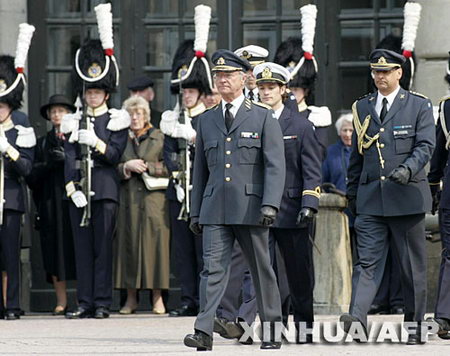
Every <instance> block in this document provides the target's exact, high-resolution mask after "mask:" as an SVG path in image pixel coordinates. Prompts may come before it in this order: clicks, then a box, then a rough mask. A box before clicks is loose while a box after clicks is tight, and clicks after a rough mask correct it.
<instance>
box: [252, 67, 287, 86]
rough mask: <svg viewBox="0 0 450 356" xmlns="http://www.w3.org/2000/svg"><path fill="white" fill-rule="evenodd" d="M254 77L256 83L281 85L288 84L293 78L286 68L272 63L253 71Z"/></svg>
mask: <svg viewBox="0 0 450 356" xmlns="http://www.w3.org/2000/svg"><path fill="white" fill-rule="evenodd" d="M253 75H254V76H255V78H256V83H264V82H277V83H281V84H286V83H288V82H289V79H290V76H291V74H290V73H289V71H288V70H287V69H286V68H285V67H283V66H281V65H279V64H276V63H272V62H266V63H261V64H258V65H257V66H256V67H255V68H254V69H253Z"/></svg>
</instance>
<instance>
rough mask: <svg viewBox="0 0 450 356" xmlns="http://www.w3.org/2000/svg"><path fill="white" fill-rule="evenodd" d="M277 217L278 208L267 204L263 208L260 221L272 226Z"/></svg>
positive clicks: (262, 223) (263, 224) (264, 224)
mask: <svg viewBox="0 0 450 356" xmlns="http://www.w3.org/2000/svg"><path fill="white" fill-rule="evenodd" d="M276 217H277V209H275V208H274V207H272V206H268V205H265V206H263V207H262V208H261V217H260V218H259V223H260V224H261V225H262V226H270V225H272V224H273V223H274V221H275V218H276Z"/></svg>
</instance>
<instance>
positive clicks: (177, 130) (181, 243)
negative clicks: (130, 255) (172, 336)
mask: <svg viewBox="0 0 450 356" xmlns="http://www.w3.org/2000/svg"><path fill="white" fill-rule="evenodd" d="M194 57H195V51H194V41H193V40H187V41H185V42H183V43H182V44H181V45H180V46H179V47H178V50H177V52H176V53H175V57H174V59H173V64H172V80H174V81H177V80H179V79H181V78H183V80H181V82H178V83H173V84H172V85H171V91H172V93H173V94H176V95H179V98H180V97H181V100H182V107H183V108H184V110H183V112H182V113H181V112H180V110H181V109H180V107H179V105H177V107H176V108H175V109H174V110H168V111H165V112H164V113H163V115H162V119H161V131H162V132H163V133H164V134H165V138H164V163H165V164H166V167H167V168H168V170H169V172H170V173H171V175H172V177H171V179H170V181H169V186H168V188H167V191H166V197H167V199H168V200H169V214H170V226H171V232H172V252H173V258H174V260H175V266H176V271H175V273H176V276H177V278H178V280H179V282H180V287H181V305H180V307H179V308H177V309H174V310H171V311H170V312H169V316H171V317H178V316H194V315H197V313H198V304H199V301H198V299H199V298H198V286H199V281H200V272H201V270H202V268H203V259H202V239H201V236H196V235H195V234H194V233H192V231H190V230H189V220H188V219H187V218H188V216H187V215H186V216H185V218H186V219H182V218H181V216H180V212H181V210H182V204H186V200H185V199H186V194H189V192H187V191H186V187H185V186H184V187H183V184H182V181H181V180H180V179H178V175H179V173H180V171H181V170H182V167H181V165H180V163H181V160H180V159H182V157H183V156H184V155H183V151H182V149H181V147H182V146H185V147H186V149H187V150H188V151H189V160H190V162H193V158H194V153H195V147H194V142H195V128H196V125H197V119H198V116H199V115H200V114H202V113H203V112H204V111H205V110H206V108H205V106H204V104H203V102H202V101H201V99H200V97H201V95H202V94H209V93H211V88H210V86H209V83H208V79H207V72H209V68H208V69H206V68H205V66H204V64H203V62H202V61H196V62H195V64H194V68H193V70H192V72H191V73H190V75H189V76H188V77H185V75H186V73H187V68H188V67H189V65H190V63H191V61H192V60H193V58H194ZM180 86H181V91H182V92H180ZM181 114H183V115H184V121H185V123H184V124H183V123H180V115H181ZM190 165H191V168H190V172H191V177H192V164H191V163H190ZM191 184H192V182H189V183H188V185H191Z"/></svg>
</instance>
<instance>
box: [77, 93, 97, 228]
mask: <svg viewBox="0 0 450 356" xmlns="http://www.w3.org/2000/svg"><path fill="white" fill-rule="evenodd" d="M84 97H85V86H84V85H83V99H84ZM83 101H84V100H83ZM80 129H83V130H91V129H92V124H91V120H90V118H89V117H88V115H87V104H86V102H85V101H84V105H83V116H82V117H81V120H80ZM80 146H81V147H80V149H81V164H80V171H81V180H80V185H81V191H82V192H83V193H84V195H85V196H86V200H87V204H86V206H85V207H84V211H83V217H82V218H81V223H80V226H81V227H87V226H89V223H90V220H91V208H92V206H91V196H92V195H94V194H93V192H91V189H92V167H93V161H92V157H91V148H90V147H88V146H87V145H80Z"/></svg>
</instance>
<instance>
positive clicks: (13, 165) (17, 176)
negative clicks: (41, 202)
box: [0, 119, 34, 315]
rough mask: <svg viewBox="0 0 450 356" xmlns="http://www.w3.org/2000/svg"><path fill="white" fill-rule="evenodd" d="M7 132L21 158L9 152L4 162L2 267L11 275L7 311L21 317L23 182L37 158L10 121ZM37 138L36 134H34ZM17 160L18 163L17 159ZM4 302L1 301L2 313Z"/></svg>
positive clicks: (8, 286) (7, 122)
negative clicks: (20, 138)
mask: <svg viewBox="0 0 450 356" xmlns="http://www.w3.org/2000/svg"><path fill="white" fill-rule="evenodd" d="M3 128H4V133H5V136H6V138H7V139H8V142H9V144H10V145H11V146H12V147H13V149H14V150H16V151H17V152H18V153H19V155H18V157H17V158H16V159H15V158H13V157H12V156H10V155H9V153H8V151H9V150H8V151H7V153H5V154H3V161H4V205H3V209H4V210H3V224H2V225H1V226H0V266H2V267H3V268H4V271H6V273H7V275H8V284H7V295H6V305H5V306H4V309H6V312H12V313H15V314H17V315H18V314H19V312H20V306H19V281H20V238H19V234H20V217H21V215H22V214H23V213H24V212H25V205H24V195H23V189H22V185H21V182H20V180H21V179H22V178H23V177H25V176H27V175H28V174H30V172H31V169H32V166H33V159H34V145H33V147H20V146H19V145H18V144H17V138H18V129H17V128H15V127H14V124H13V123H12V121H11V120H10V119H7V120H6V121H5V122H4V123H3ZM33 135H34V134H33ZM14 159H15V160H14ZM2 310H3V299H2V300H1V301H0V314H2Z"/></svg>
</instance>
